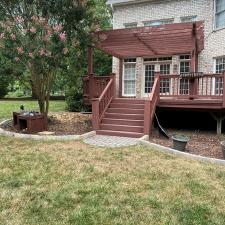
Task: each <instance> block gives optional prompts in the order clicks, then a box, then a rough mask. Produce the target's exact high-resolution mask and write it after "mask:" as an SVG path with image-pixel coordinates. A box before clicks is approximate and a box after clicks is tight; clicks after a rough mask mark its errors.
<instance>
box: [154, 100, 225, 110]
mask: <svg viewBox="0 0 225 225" xmlns="http://www.w3.org/2000/svg"><path fill="white" fill-rule="evenodd" d="M158 107H161V108H181V109H224V106H223V99H215V98H211V99H210V98H207V99H204V98H202V99H200V98H199V99H182V98H165V97H160V100H159V103H158Z"/></svg>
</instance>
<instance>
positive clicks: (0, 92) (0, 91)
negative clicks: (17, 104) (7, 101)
mask: <svg viewBox="0 0 225 225" xmlns="http://www.w3.org/2000/svg"><path fill="white" fill-rule="evenodd" d="M7 93H8V84H6V83H3V84H1V83H0V98H3V97H5V95H6V94H7Z"/></svg>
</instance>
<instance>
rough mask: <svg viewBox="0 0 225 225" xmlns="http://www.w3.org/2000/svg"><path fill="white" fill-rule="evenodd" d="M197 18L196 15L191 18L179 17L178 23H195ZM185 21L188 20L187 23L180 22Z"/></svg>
mask: <svg viewBox="0 0 225 225" xmlns="http://www.w3.org/2000/svg"><path fill="white" fill-rule="evenodd" d="M197 17H198V16H196V15H193V16H181V17H180V22H181V23H189V22H194V21H197ZM185 19H190V20H189V21H182V20H185Z"/></svg>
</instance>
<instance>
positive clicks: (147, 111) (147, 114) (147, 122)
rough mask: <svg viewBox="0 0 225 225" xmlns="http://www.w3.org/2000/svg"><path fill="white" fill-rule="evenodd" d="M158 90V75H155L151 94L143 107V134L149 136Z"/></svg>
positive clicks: (157, 99)
mask: <svg viewBox="0 0 225 225" xmlns="http://www.w3.org/2000/svg"><path fill="white" fill-rule="evenodd" d="M159 88H160V74H159V73H158V74H156V78H155V81H154V84H153V88H152V91H151V94H150V96H149V98H148V99H146V100H145V107H144V134H145V135H149V134H150V131H151V126H152V119H153V115H154V112H155V109H156V106H157V103H158V101H159Z"/></svg>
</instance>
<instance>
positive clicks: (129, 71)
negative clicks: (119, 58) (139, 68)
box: [123, 59, 136, 96]
mask: <svg viewBox="0 0 225 225" xmlns="http://www.w3.org/2000/svg"><path fill="white" fill-rule="evenodd" d="M123 94H124V95H126V96H135V95H136V59H125V60H124V76H123Z"/></svg>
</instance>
